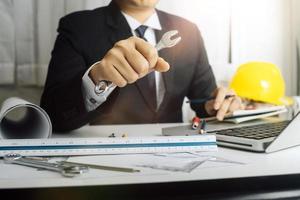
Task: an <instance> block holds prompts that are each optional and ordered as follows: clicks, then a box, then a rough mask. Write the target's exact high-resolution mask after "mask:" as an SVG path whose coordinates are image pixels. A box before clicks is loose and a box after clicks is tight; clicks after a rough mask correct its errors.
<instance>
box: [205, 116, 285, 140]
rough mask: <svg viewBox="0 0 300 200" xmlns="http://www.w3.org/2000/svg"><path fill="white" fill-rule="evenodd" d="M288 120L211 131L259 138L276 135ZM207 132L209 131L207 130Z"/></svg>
mask: <svg viewBox="0 0 300 200" xmlns="http://www.w3.org/2000/svg"><path fill="white" fill-rule="evenodd" d="M289 122H290V121H282V122H275V123H267V124H258V125H252V126H244V127H239V128H229V129H222V130H219V131H211V133H214V134H217V135H227V136H234V137H240V138H248V139H255V140H261V139H265V138H270V137H276V136H278V135H279V134H280V133H281V132H282V130H283V129H284V128H285V127H286V126H287V125H288V123H289ZM207 133H209V131H208V132H207Z"/></svg>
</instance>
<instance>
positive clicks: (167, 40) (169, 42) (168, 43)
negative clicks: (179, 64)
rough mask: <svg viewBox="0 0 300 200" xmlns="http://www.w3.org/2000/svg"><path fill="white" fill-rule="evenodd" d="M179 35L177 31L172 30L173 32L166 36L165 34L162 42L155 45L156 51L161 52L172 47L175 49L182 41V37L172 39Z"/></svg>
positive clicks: (167, 33)
mask: <svg viewBox="0 0 300 200" xmlns="http://www.w3.org/2000/svg"><path fill="white" fill-rule="evenodd" d="M177 33H178V31H177V30H172V31H168V32H166V33H165V34H163V36H162V37H161V39H160V41H159V42H158V43H157V44H156V45H155V48H156V50H157V51H160V50H162V49H164V48H170V47H173V46H175V45H176V44H178V43H179V42H180V40H181V37H180V36H178V37H175V38H173V39H172V37H174V36H175V35H177Z"/></svg>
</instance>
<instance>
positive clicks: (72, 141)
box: [0, 135, 217, 157]
mask: <svg viewBox="0 0 300 200" xmlns="http://www.w3.org/2000/svg"><path fill="white" fill-rule="evenodd" d="M216 150H217V144H216V137H215V136H214V135H202V136H171V137H166V136H155V137H126V138H103V137H102V138H50V139H8V140H0V157H3V156H4V155H6V154H8V153H19V154H21V155H22V156H71V155H97V154H99V155H101V154H102V155H105V154H136V153H169V152H191V151H216Z"/></svg>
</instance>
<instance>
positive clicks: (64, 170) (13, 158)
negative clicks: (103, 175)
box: [4, 153, 89, 177]
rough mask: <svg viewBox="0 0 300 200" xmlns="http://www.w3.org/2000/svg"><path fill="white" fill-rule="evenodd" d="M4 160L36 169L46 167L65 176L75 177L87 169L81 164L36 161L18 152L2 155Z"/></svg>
mask: <svg viewBox="0 0 300 200" xmlns="http://www.w3.org/2000/svg"><path fill="white" fill-rule="evenodd" d="M4 162H5V163H8V164H17V165H23V166H28V167H34V168H37V169H46V170H50V171H55V172H59V173H61V174H62V175H63V176H65V177H75V176H77V175H79V174H82V173H85V172H87V171H88V169H89V168H88V167H86V166H82V165H63V164H60V163H58V164H57V163H49V162H45V161H38V160H35V159H30V158H25V157H22V156H21V155H20V154H15V153H11V154H7V155H5V156H4Z"/></svg>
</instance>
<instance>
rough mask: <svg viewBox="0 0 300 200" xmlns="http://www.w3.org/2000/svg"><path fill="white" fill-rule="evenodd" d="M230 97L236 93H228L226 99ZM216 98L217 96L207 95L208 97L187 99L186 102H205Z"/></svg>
mask: <svg viewBox="0 0 300 200" xmlns="http://www.w3.org/2000/svg"><path fill="white" fill-rule="evenodd" d="M230 97H235V95H226V96H225V99H228V98H230ZM215 98H216V97H207V98H203V99H191V100H188V101H186V103H204V102H206V101H209V100H213V99H215Z"/></svg>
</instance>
